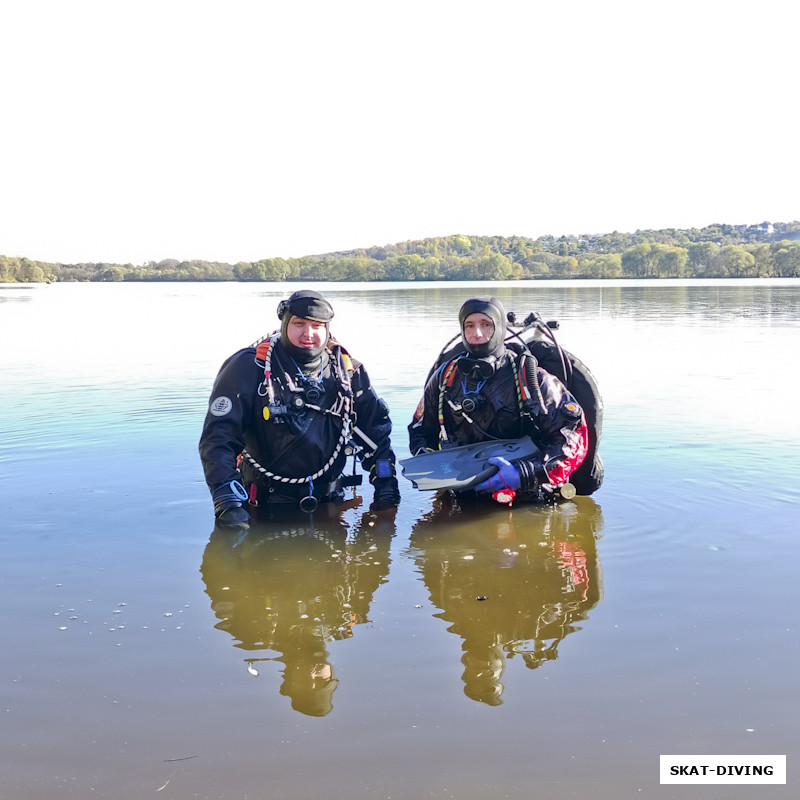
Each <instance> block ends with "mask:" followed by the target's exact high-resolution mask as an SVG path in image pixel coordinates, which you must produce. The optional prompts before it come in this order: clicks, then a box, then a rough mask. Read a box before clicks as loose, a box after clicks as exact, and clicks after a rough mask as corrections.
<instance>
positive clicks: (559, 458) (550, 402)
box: [513, 367, 589, 490]
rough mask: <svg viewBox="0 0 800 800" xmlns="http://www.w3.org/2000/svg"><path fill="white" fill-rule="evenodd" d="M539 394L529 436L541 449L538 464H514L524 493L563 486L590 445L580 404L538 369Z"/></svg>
mask: <svg viewBox="0 0 800 800" xmlns="http://www.w3.org/2000/svg"><path fill="white" fill-rule="evenodd" d="M536 381H537V383H538V391H536V392H535V395H537V396H535V397H534V398H533V401H534V403H533V409H532V411H531V416H530V419H529V420H527V425H526V427H527V428H528V430H526V431H525V432H526V433H528V434H529V435H530V437H531V438H532V439H533V441H534V442H535V443H536V444H537V446H538V447H539V448H540V451H541V453H540V457H539V458H537V459H536V460H535V461H534V460H527V459H519V460H518V461H514V462H513V463H514V465H515V466H516V467H517V468H518V470H519V473H520V479H521V484H522V489H523V490H525V489H531V490H532V489H535V488H537V487H538V486H542V485H549V486H550V487H556V486H561V485H562V484H564V483H566V482H567V481H568V480H569V476H570V475H571V474H572V473H573V472H574V471H575V470H576V469H577V468H578V467H579V466H580V465H581V464H582V463H583V460H584V458H586V452H587V449H588V445H589V430H588V427H587V425H586V418H585V416H584V413H583V409H582V408H581V406H580V404H579V403H578V401H577V400H576V399H575V398H574V397H573V396H572V394H571V393H570V392H569V391H568V390H567V388H566V387H565V386H564V384H563V383H561V381H560V380H558V378H556V377H555V376H553V375H551V374H550V373H549V372H546V371H545V370H543V369H542V368H541V367H537V368H536Z"/></svg>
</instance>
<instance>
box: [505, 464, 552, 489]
mask: <svg viewBox="0 0 800 800" xmlns="http://www.w3.org/2000/svg"><path fill="white" fill-rule="evenodd" d="M511 463H512V464H513V465H514V466H515V467H516V468H517V472H519V490H520V491H521V492H538V491H539V489H540V488H541V486H542V485H543V484H545V483H549V481H550V478H549V477H548V475H547V470H545V468H544V465H543V464H541V463H540V462H539V461H532V460H530V459H527V458H518V459H516V460H514V461H512V462H511Z"/></svg>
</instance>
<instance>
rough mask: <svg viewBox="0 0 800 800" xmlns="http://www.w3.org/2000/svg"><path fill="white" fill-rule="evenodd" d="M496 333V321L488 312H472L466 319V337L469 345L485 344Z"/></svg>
mask: <svg viewBox="0 0 800 800" xmlns="http://www.w3.org/2000/svg"><path fill="white" fill-rule="evenodd" d="M493 334H494V322H492V320H491V319H490V318H489V317H488V316H487V315H486V314H480V313H475V314H470V315H469V316H468V317H467V318H466V319H465V320H464V339H465V340H466V342H467V344H469V345H476V344H485V343H486V342H488V341H489V340H490V339H491V338H492V335H493Z"/></svg>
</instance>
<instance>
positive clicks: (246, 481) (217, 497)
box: [199, 290, 400, 528]
mask: <svg viewBox="0 0 800 800" xmlns="http://www.w3.org/2000/svg"><path fill="white" fill-rule="evenodd" d="M278 319H279V320H280V321H281V328H280V331H275V332H274V333H272V334H270V335H268V336H266V337H264V338H263V339H262V340H260V341H259V342H257V343H256V344H255V345H253V346H251V347H246V348H244V349H242V350H239V351H238V352H237V353H234V354H233V355H232V356H231V357H230V358H228V359H227V360H226V361H225V363H224V364H223V365H222V367H221V369H220V371H219V374H218V375H217V378H216V380H215V382H214V388H213V390H212V392H211V400H210V403H209V408H208V412H207V414H206V418H205V422H204V424H203V431H202V434H201V436H200V444H199V450H200V458H201V461H202V464H203V471H204V473H205V478H206V483H207V484H208V487H209V489H210V491H211V496H212V499H213V502H214V512H215V517H216V520H217V523H218V524H220V525H222V526H231V527H239V528H247V527H248V526H249V521H250V514H251V513H254V514H255V513H257V512H256V509H260V510H261V511H264V510H265V509H266V510H267V513H271V511H273V510H278V509H292V508H294V509H297V508H299V509H301V510H302V511H306V512H312V511H314V510H315V509H316V508H317V505H318V504H319V503H338V502H341V501H343V499H344V491H343V489H344V487H346V486H355V485H358V484H359V483H360V482H361V475H357V474H356V472H355V470H356V465H355V460H356V458H358V460H360V462H361V465H362V468H363V469H364V470H365V471H367V472H369V480H370V482H371V484H372V486H373V487H374V494H373V500H372V506H371V508H372V509H373V510H374V511H383V510H387V509H391V508H394V507H395V506H397V505H398V504H399V502H400V493H399V490H398V486H397V478H396V477H395V456H394V453H393V452H392V448H391V442H390V433H391V430H392V423H391V421H390V419H389V413H388V407H387V406H386V403H385V402H384V401H383V400H381V399H380V398H379V397H378V396H377V394H376V393H375V390H374V389H373V387H372V384H371V383H370V379H369V376H368V375H367V372H366V370H365V369H364V366H363V365H362V364H361V363H359V362H358V361H356V360H354V359H353V358H351V356H350V355H349V353H348V352H347V350H345V349H344V347H342V345H341V344H339V343H338V342H337V341H336V340H335V339H333V338H332V337H331V335H330V330H329V325H330V321H331V319H333V308H332V307H331V304H330V303H329V302H328V301H327V300H326V299H325V298H324V297H323V296H322V295H320V294H318V293H317V292H313V291H310V290H301V291H297V292H294V294H292V295H291V297H289V298H288V300H282V301H281V302H280V304H279V306H278ZM348 456H352V457H353V469H352V474H344V473H345V468H346V465H347V458H348ZM258 513H260V512H258Z"/></svg>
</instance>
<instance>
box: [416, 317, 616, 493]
mask: <svg viewBox="0 0 800 800" xmlns="http://www.w3.org/2000/svg"><path fill="white" fill-rule="evenodd" d="M506 318H507V320H508V333H507V335H506V339H505V345H506V348H507V349H508V350H510V351H512V352H513V353H516V354H517V355H521V354H522V353H525V352H527V353H529V354H530V355H532V356H533V357H534V359H535V360H536V363H538V365H539V366H540V367H541V368H542V369H543V370H545V372H549V373H550V374H551V375H554V376H555V377H556V378H558V379H559V380H560V381H561V382H562V383H563V384H564V385H565V386H566V387H567V389H568V390H569V391H570V392H571V393H572V395H573V396H574V397H575V399H576V400H577V401H578V403H580V405H581V408H582V409H583V413H584V416H585V417H586V426H587V428H588V431H589V444H588V449H587V452H586V458H585V459H584V461H583V463H582V464H581V465H580V466H579V467H578V469H576V470H575V472H573V473H572V474H571V475H570V477H569V482H570V483H571V484H572V485H573V486H574V487H575V489H576V492H577V494H579V495H590V494H593V493H594V492H596V491H597V490H598V489H599V488H600V486H601V485H602V483H603V475H604V467H603V460H602V459H601V458H600V454H599V452H598V448H599V446H600V437H601V436H602V432H603V399H602V397H601V396H600V389H599V388H598V386H597V381H596V380H595V377H594V375H592V373H591V371H590V370H589V368H588V367H587V366H586V364H584V363H583V361H581V360H580V359H579V358H577V357H576V356H574V355H573V354H572V353H570V352H569V351H568V350H565V349H564V348H562V347H561V345H559V344H558V342H557V340H556V337H555V334H554V333H553V331H554V330H558V327H559V325H558V322H557V321H555V320H549V321H548V322H545V321H544V320H543V319H542V318H541V316H540V315H539V314H537V313H536V312H531V313H530V314H528V316H527V317H526V318H525V319H524V321H523V322H521V323H517V319H516V314H514V312H512V311H509V312H508V313H507V315H506ZM465 352H466V348H465V347H464V343H463V341H462V340H461V334H460V333H458V334H456V336H454V337H453V338H452V339H450V341H449V342H448V343H447V344H446V345H445V346H444V348H443V349H442V351H441V353H439V356H438V358H437V359H436V361H435V363H434V364H433V366H432V367H431V369H430V371H429V372H428V377H427V378H426V380H425V383H426V384H427V382H428V380H430V378H431V376H432V375H433V373H434V372H435V371H436V370H437V369H438V368H439V367H440V366H441V365H442V364H445V363H447V362H449V361H452V360H453V359H454V358H456V357H458V356H459V355H461V354H462V353H465ZM527 363H529V362H527ZM527 379H528V374H527V370H526V380H527ZM528 382H529V383H530V381H528Z"/></svg>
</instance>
